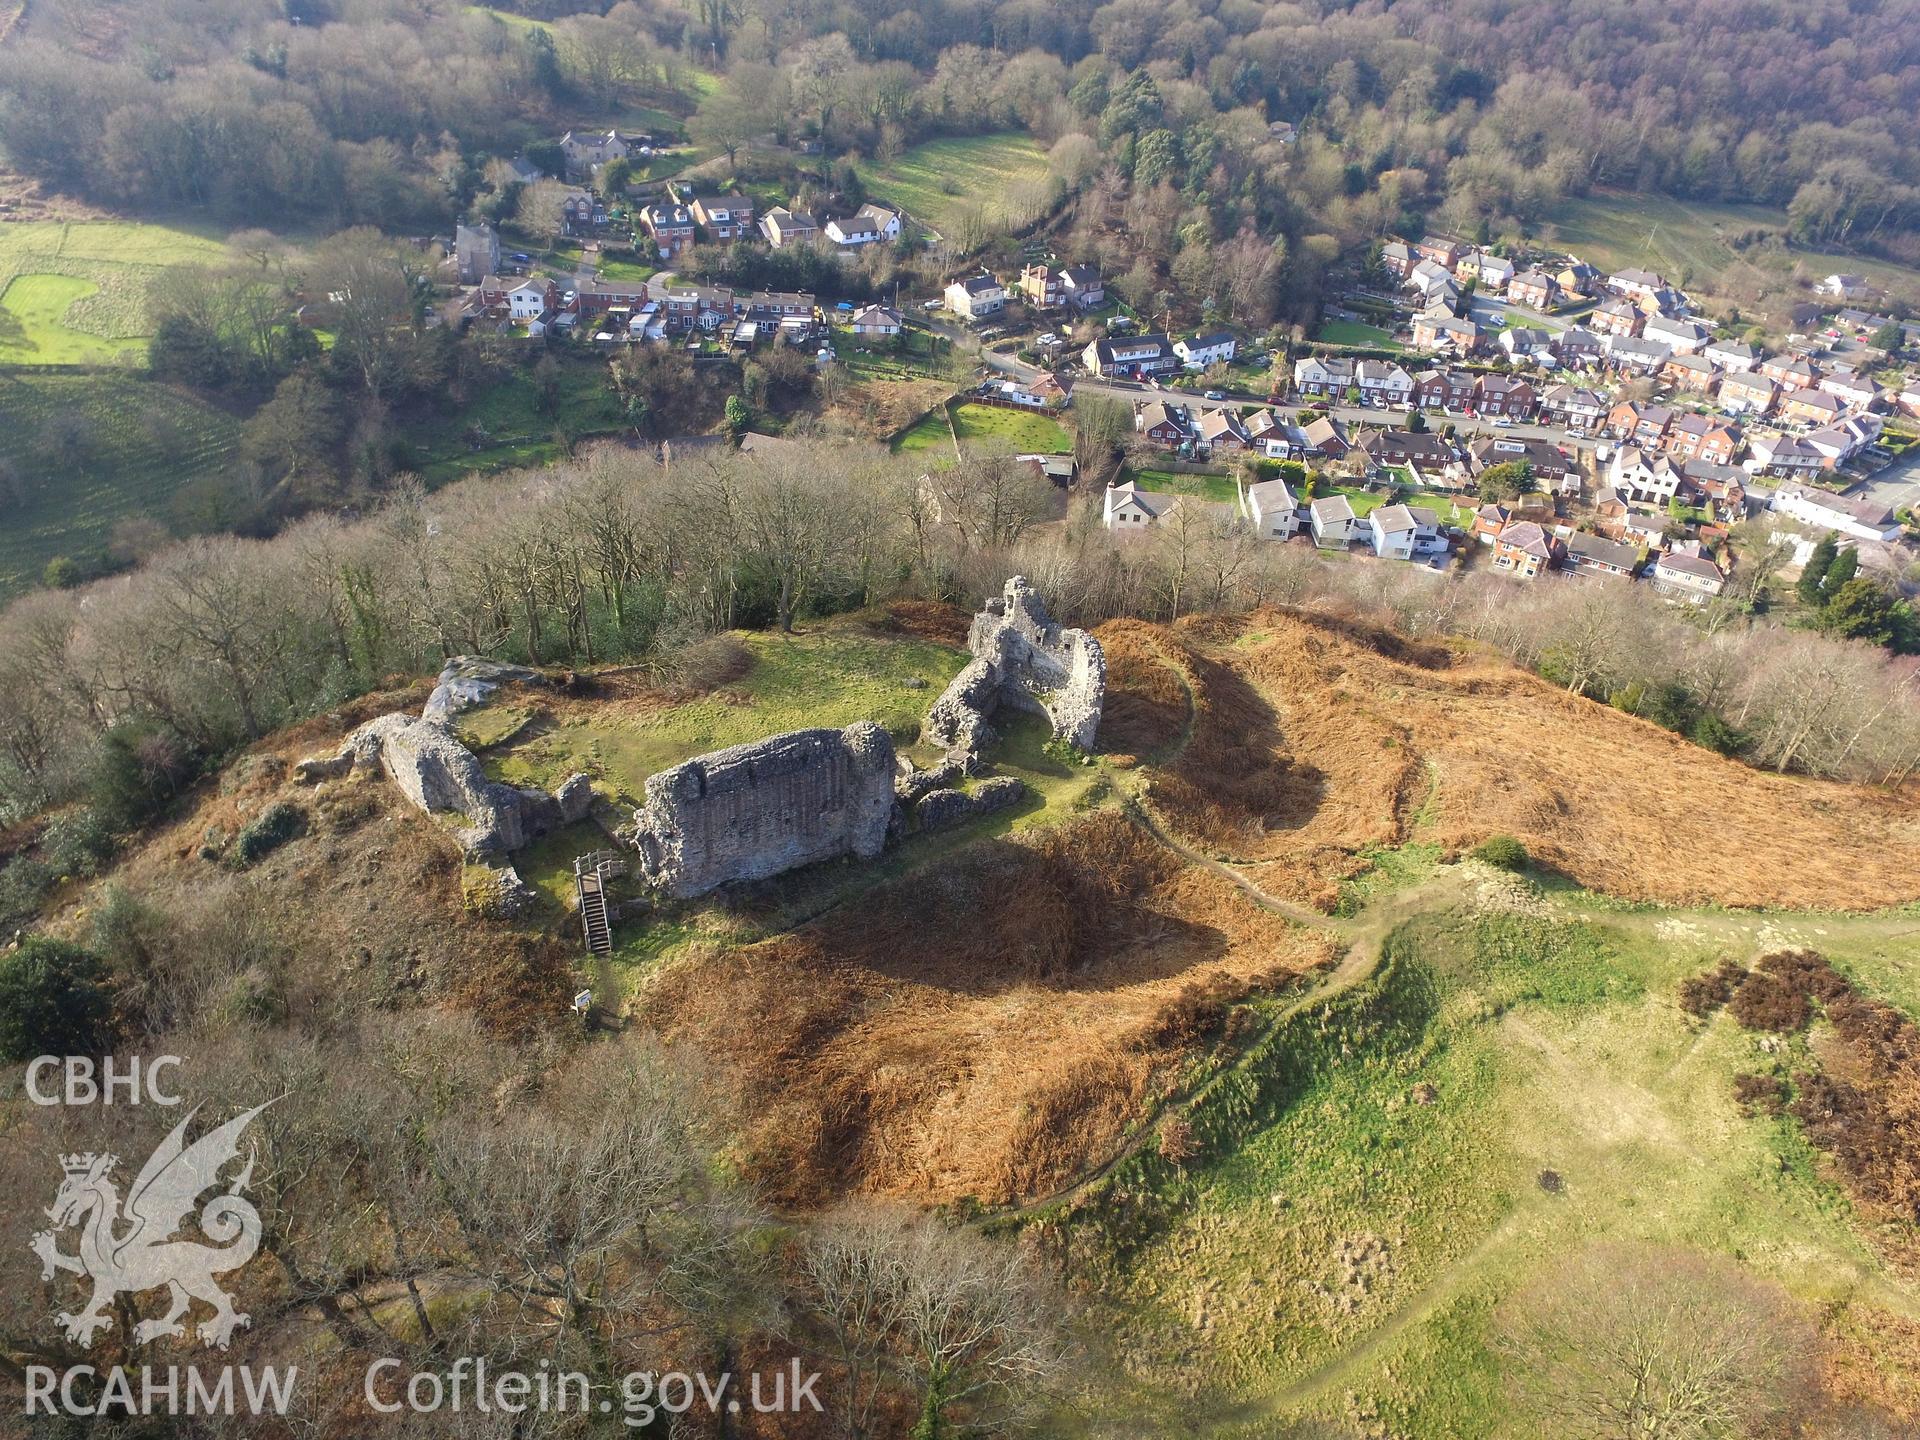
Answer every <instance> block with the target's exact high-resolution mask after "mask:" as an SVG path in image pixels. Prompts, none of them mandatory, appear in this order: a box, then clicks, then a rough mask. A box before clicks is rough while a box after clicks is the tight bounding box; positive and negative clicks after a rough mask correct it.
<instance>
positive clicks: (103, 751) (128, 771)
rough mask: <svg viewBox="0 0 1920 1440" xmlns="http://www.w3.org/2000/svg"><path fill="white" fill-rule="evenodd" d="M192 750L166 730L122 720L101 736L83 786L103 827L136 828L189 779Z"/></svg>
mask: <svg viewBox="0 0 1920 1440" xmlns="http://www.w3.org/2000/svg"><path fill="white" fill-rule="evenodd" d="M193 770H194V757H193V752H192V751H191V750H190V749H189V748H188V747H187V745H186V744H185V743H184V742H183V741H182V740H181V739H180V738H179V737H178V736H177V735H175V734H174V733H173V732H172V731H171V730H168V729H166V728H165V727H164V726H161V725H157V724H154V723H152V722H150V721H140V720H126V721H122V722H120V723H119V724H117V725H115V726H114V727H113V728H112V729H111V730H109V731H108V732H107V733H106V735H105V736H103V737H102V738H101V741H100V748H99V750H98V751H97V752H96V753H95V755H94V757H93V766H92V770H91V773H90V774H89V776H88V782H87V788H88V792H89V795H90V798H91V799H92V801H93V808H94V809H95V810H96V811H97V812H98V813H99V815H100V817H101V820H102V821H103V823H105V824H107V825H108V826H111V827H112V828H113V829H115V830H122V831H124V830H137V829H139V828H140V827H141V826H142V825H144V824H146V823H147V822H148V821H149V820H151V819H153V818H154V817H155V816H156V815H158V814H159V813H160V811H161V810H162V809H163V808H164V807H165V806H166V805H167V803H168V802H169V801H171V800H172V799H173V797H174V796H175V795H177V794H179V792H180V787H181V786H183V785H184V784H186V783H187V782H188V781H189V780H190V779H192V778H193Z"/></svg>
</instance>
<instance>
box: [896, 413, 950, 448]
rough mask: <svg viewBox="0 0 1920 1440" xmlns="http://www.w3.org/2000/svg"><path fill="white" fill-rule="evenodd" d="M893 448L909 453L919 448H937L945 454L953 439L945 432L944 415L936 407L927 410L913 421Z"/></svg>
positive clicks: (945, 422)
mask: <svg viewBox="0 0 1920 1440" xmlns="http://www.w3.org/2000/svg"><path fill="white" fill-rule="evenodd" d="M893 448H894V449H896V450H901V451H905V452H907V453H909V454H912V453H915V452H917V451H921V450H937V451H941V452H943V453H946V454H951V453H952V451H953V439H952V437H951V436H949V435H948V434H947V421H946V417H945V416H944V415H942V414H941V413H940V411H939V410H938V409H934V410H929V411H928V412H927V413H926V414H925V415H922V416H921V417H920V418H919V419H918V420H916V421H915V422H914V423H913V426H912V428H911V429H909V430H908V431H907V432H906V433H905V434H904V435H902V436H901V437H900V438H899V439H898V440H896V441H894V442H893Z"/></svg>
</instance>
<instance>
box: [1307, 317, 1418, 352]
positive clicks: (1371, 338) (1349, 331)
mask: <svg viewBox="0 0 1920 1440" xmlns="http://www.w3.org/2000/svg"><path fill="white" fill-rule="evenodd" d="M1313 338H1314V339H1316V340H1318V341H1319V342H1320V343H1321V344H1323V345H1372V346H1375V347H1377V348H1379V349H1382V350H1401V349H1404V348H1405V347H1404V346H1402V345H1401V344H1399V343H1398V342H1397V341H1395V340H1394V338H1393V336H1392V335H1390V334H1389V333H1387V332H1386V331H1385V330H1382V329H1381V328H1380V327H1379V326H1377V325H1362V324H1361V323H1360V322H1359V321H1357V320H1329V321H1327V322H1326V323H1325V324H1324V325H1322V326H1321V327H1320V328H1319V329H1318V330H1316V331H1314V332H1313Z"/></svg>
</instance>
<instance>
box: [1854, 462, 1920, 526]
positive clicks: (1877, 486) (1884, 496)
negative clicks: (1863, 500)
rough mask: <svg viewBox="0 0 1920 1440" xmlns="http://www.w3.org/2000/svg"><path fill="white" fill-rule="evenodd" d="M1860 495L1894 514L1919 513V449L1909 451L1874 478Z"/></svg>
mask: <svg viewBox="0 0 1920 1440" xmlns="http://www.w3.org/2000/svg"><path fill="white" fill-rule="evenodd" d="M1861 493H1862V494H1864V495H1865V496H1866V497H1867V498H1868V499H1870V500H1872V501H1874V502H1875V503H1876V504H1880V505H1885V506H1887V507H1888V508H1890V509H1892V510H1893V511H1895V512H1896V513H1897V512H1899V511H1901V510H1906V509H1912V510H1917V511H1920V447H1916V448H1914V449H1912V450H1909V451H1908V452H1907V453H1906V454H1905V455H1903V456H1901V457H1900V458H1899V459H1898V460H1896V461H1894V462H1893V463H1892V464H1891V465H1889V466H1887V468H1886V469H1884V470H1882V471H1881V472H1880V473H1879V474H1878V475H1876V476H1874V477H1873V479H1871V480H1869V481H1868V482H1867V484H1866V488H1865V489H1864V490H1863V491H1862V492H1861Z"/></svg>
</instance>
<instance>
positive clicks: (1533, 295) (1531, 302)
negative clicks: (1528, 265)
mask: <svg viewBox="0 0 1920 1440" xmlns="http://www.w3.org/2000/svg"><path fill="white" fill-rule="evenodd" d="M1560 288H1561V287H1560V282H1559V281H1558V280H1556V279H1554V278H1553V276H1551V275H1548V274H1545V273H1544V272H1542V271H1539V270H1526V271H1522V272H1521V273H1520V274H1518V275H1516V276H1514V277H1513V279H1511V280H1509V281H1508V282H1507V299H1508V300H1510V301H1512V302H1513V303H1514V304H1515V305H1524V306H1526V307H1527V308H1528V309H1530V310H1551V309H1552V308H1553V307H1554V305H1555V304H1556V303H1557V302H1558V301H1559V299H1560Z"/></svg>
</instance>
